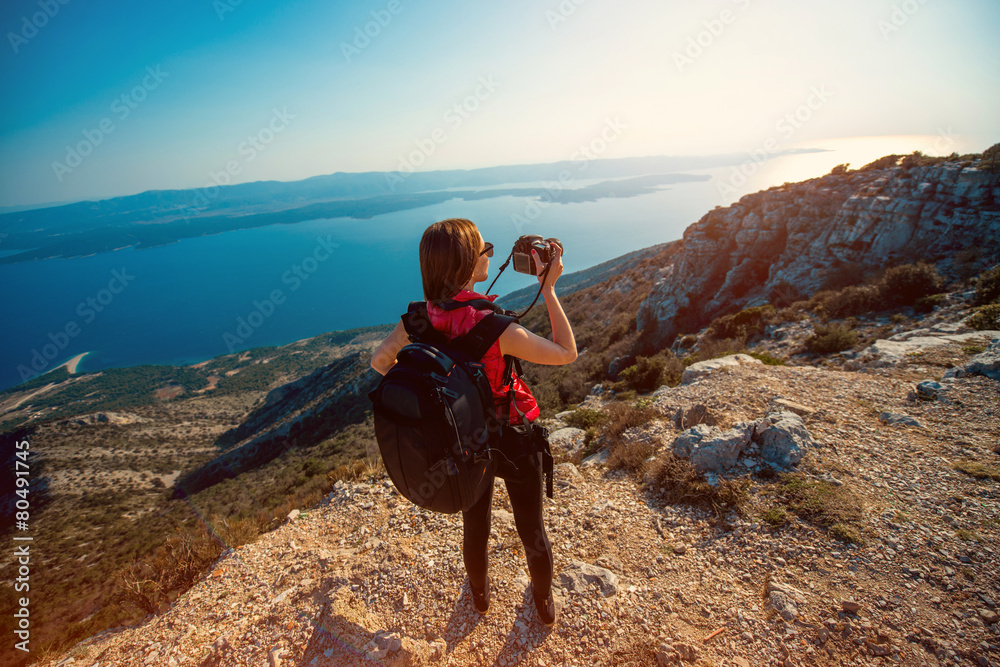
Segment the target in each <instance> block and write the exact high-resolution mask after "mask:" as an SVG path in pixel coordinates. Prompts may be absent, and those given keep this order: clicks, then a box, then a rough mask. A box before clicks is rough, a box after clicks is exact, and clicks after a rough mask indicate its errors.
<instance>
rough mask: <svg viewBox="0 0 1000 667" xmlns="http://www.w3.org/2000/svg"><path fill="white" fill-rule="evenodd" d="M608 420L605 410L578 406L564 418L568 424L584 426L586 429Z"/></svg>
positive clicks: (578, 426) (577, 426)
mask: <svg viewBox="0 0 1000 667" xmlns="http://www.w3.org/2000/svg"><path fill="white" fill-rule="evenodd" d="M607 420H608V415H607V414H606V413H605V412H604V411H603V410H593V409H591V408H577V409H576V410H574V411H573V412H571V413H570V414H568V415H566V416H565V417H564V418H563V421H564V422H565V423H566V425H567V426H573V427H576V428H582V429H584V430H586V429H588V428H590V427H591V426H598V425H599V424H603V423H604V422H606V421H607Z"/></svg>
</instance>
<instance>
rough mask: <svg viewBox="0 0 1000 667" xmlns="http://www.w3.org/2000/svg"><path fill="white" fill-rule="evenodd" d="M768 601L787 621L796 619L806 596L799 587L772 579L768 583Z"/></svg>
mask: <svg viewBox="0 0 1000 667" xmlns="http://www.w3.org/2000/svg"><path fill="white" fill-rule="evenodd" d="M767 601H768V603H769V604H770V605H771V606H772V607H773V608H774V610H775V611H776V612H778V613H779V614H780V615H781V617H782V618H783V619H785V620H786V621H794V620H795V619H796V618H798V616H799V607H798V606H799V605H800V604H805V601H806V598H805V595H803V594H802V591H800V590H799V589H797V588H795V587H793V586H790V585H788V584H783V583H780V582H776V581H772V582H770V583H768V585H767Z"/></svg>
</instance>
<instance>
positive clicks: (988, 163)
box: [979, 144, 1000, 172]
mask: <svg viewBox="0 0 1000 667" xmlns="http://www.w3.org/2000/svg"><path fill="white" fill-rule="evenodd" d="M979 168H980V169H982V170H984V171H992V172H997V171H1000V144H993V145H992V146H990V147H989V148H987V149H986V150H984V151H983V155H982V157H981V158H980V160H979Z"/></svg>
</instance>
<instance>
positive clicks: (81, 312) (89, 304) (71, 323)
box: [17, 266, 135, 382]
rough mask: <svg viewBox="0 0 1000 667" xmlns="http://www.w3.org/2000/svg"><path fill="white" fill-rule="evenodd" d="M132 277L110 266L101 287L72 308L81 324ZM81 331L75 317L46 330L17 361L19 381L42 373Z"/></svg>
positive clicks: (119, 292)
mask: <svg viewBox="0 0 1000 667" xmlns="http://www.w3.org/2000/svg"><path fill="white" fill-rule="evenodd" d="M133 280H135V276H134V275H132V274H131V273H129V272H128V269H127V268H126V267H124V266H123V267H122V268H121V271H119V270H118V269H114V270H112V271H111V278H110V279H109V280H108V282H107V285H106V286H105V287H103V288H101V289H99V290H97V292H96V293H94V294H92V295H90V296H88V297H87V298H85V299H83V300H82V301H80V303H78V304H77V306H76V311H75V312H76V314H77V316H79V318H80V319H81V320H82V321H83V324H90V323H91V322H93V321H94V320H95V319H97V315H98V314H99V313H103V312H104V311H105V310H106V309H107V308H108V306H110V305H111V302H112V301H114V300H115V298H116V297H117V296H118V295H119V294H121V293H122V292H124V291H125V289H126V288H128V286H129V285H130V284H131V283H132V281H133ZM82 331H83V329H82V328H81V326H80V323H79V322H77V320H76V319H75V318H74V319H70V320H67V321H66V322H65V324H63V326H62V327H60V328H59V329H58V330H56V331H54V332H53V331H50V332H49V333H48V335H47V338H48V340H47V341H46V342H44V343H42V345H41V346H40V348H39V347H36V348H33V349H32V350H31V360H30V361H29V362H28V363H27V365H25V364H18V365H17V372H18V374H19V375H20V376H21V382H27V381H28V380H30V379H31V378H33V377H36V376H38V375H40V374H42V373H44V372H45V371H46V369H48V368H49V365H50V364H51V363H52V362H53V361H54V360H55V359H56V357H58V356H59V355H60V354H62V353H63V351H64V350H65V349H66V348H67V347H69V344H70V342H71V341H72V339H74V338H76V337H77V336H79V335H80V333H81V332H82Z"/></svg>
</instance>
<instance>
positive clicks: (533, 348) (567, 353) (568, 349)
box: [500, 244, 576, 366]
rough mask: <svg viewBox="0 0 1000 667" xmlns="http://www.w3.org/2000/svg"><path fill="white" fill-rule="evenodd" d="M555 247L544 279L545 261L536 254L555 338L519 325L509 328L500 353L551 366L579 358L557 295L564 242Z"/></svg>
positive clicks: (504, 333)
mask: <svg viewBox="0 0 1000 667" xmlns="http://www.w3.org/2000/svg"><path fill="white" fill-rule="evenodd" d="M553 245H554V246H555V248H556V254H555V257H553V258H552V262H551V264H552V266H551V267H550V268H549V271H548V273H546V274H545V277H544V278H542V276H541V273H542V271H543V267H542V262H541V261H540V260H539V257H538V253H536V252H535V251H534V250H532V251H531V252H532V253H533V254H534V255H535V266H537V267H538V270H539V281H542V280H544V282H543V283H542V297H543V298H544V299H545V305H546V307H547V308H548V310H549V322H550V323H551V324H552V340H549V339H547V338H542V337H541V336H539V335H537V334H533V333H531V332H530V331H528V330H527V329H525V328H524V327H522V326H521V325H520V324H515V325H513V326H510V327H507V330H506V331H504V332H503V334H501V336H500V352H502V353H503V354H509V355H510V356H512V357H517V358H518V359H523V360H525V361H530V362H533V363H536V364H548V365H549V366H561V365H563V364H569V363H572V362H573V361H575V360H576V338H574V337H573V328H572V327H571V326H570V324H569V319H568V318H567V317H566V313H565V312H563V309H562V304H560V303H559V298H558V297H557V296H556V287H555V285H556V281H557V280H558V279H559V276H561V275H562V270H563V263H562V245H559V244H553Z"/></svg>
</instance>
